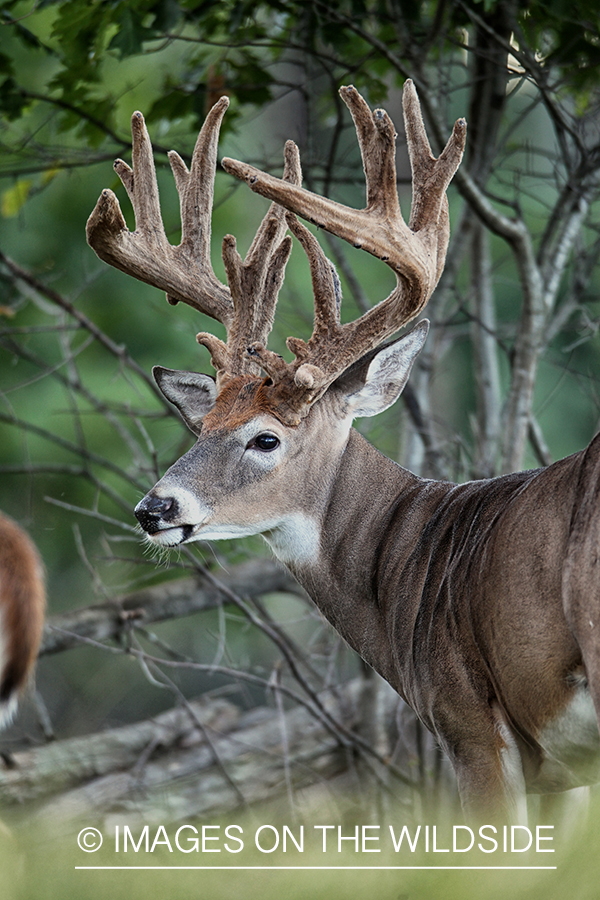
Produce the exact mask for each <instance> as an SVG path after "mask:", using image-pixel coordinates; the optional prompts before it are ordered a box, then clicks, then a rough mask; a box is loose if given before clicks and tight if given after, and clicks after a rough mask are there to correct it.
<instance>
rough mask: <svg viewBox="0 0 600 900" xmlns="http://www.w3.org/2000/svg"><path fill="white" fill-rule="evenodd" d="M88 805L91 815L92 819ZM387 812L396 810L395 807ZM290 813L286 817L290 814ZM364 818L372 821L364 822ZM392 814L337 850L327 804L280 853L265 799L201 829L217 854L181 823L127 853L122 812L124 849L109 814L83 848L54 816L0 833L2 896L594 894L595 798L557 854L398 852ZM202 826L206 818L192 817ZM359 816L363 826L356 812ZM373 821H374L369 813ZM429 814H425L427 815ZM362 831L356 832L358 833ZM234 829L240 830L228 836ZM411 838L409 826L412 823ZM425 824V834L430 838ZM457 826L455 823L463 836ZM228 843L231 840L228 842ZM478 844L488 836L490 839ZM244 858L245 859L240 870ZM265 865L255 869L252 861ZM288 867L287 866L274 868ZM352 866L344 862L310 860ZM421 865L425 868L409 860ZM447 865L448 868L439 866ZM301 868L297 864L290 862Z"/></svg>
mask: <svg viewBox="0 0 600 900" xmlns="http://www.w3.org/2000/svg"><path fill="white" fill-rule="evenodd" d="M93 818H94V817H93V814H91V815H90V818H89V821H90V823H91V822H93ZM392 819H393V817H392ZM287 821H288V822H290V820H287ZM365 821H368V820H365ZM390 821H391V820H389V819H388V820H386V821H385V822H381V824H380V828H379V830H376V829H371V830H370V831H367V832H366V834H367V835H368V836H370V837H372V836H379V841H378V842H377V841H375V842H371V843H368V844H366V845H365V846H368V847H370V848H377V847H379V848H381V851H382V852H380V853H363V852H360V851H359V852H355V849H354V846H353V842H349V841H346V842H344V843H343V845H342V846H343V847H344V849H343V851H342V853H339V852H338V848H337V832H336V830H331V831H329V832H327V835H328V846H327V850H326V852H323V847H322V831H320V830H317V829H315V828H314V825H315V824H326V823H329V824H331V823H335V824H336V828H337V822H336V819H335V814H332V812H331V811H329V812H327V811H326V810H325V809H324V810H322V811H321V812H320V813H319V812H313V813H311V815H310V818H307V819H306V820H305V824H304V849H303V852H299V851H298V850H297V849H296V847H295V846H294V844H293V843H292V842H291V841H289V840H288V845H287V851H286V852H285V853H283V852H282V846H281V843H282V842H281V841H280V847H279V848H278V849H277V850H275V851H274V852H272V853H266V852H260V851H259V850H258V849H257V848H256V847H255V845H254V836H255V833H256V831H257V829H258V828H259V826H260V825H264V824H273V825H274V826H276V827H277V829H278V833H279V834H280V835H282V834H283V825H284V824H285V822H286V820H285V819H281V818H280V817H278V815H277V814H276V813H272V811H271V814H270V811H269V809H261V810H260V813H258V812H257V811H253V812H252V813H250V814H243V815H242V814H239V815H236V814H231V815H230V816H229V817H228V818H227V819H226V820H223V821H222V822H221V823H220V830H219V829H218V828H215V827H213V828H212V830H210V831H207V835H208V836H209V837H217V838H218V840H216V841H214V842H211V843H209V842H207V844H206V846H207V847H211V848H220V850H221V852H220V853H209V852H204V853H202V852H195V851H194V852H191V853H184V852H181V850H178V849H177V847H176V846H175V833H176V831H177V826H166V828H165V831H164V832H160V833H159V834H158V837H159V840H162V841H163V843H162V844H160V843H157V846H156V848H155V849H154V852H145V848H144V844H143V842H142V845H141V846H140V849H139V851H138V852H135V851H134V850H133V849H132V847H131V845H129V847H128V852H127V853H125V852H123V837H122V835H123V823H126V822H127V816H126V815H123V816H122V817H120V823H121V829H120V832H119V834H120V852H119V853H117V852H115V840H114V834H115V826H114V824H102V823H96V824H97V825H98V826H99V827H100V829H101V831H102V832H103V835H104V844H103V846H102V848H101V849H100V850H99V851H98V852H95V853H85V852H83V851H82V850H80V849H79V847H78V845H77V834H78V832H79V830H80V828H81V827H82V824H83V823H80V824H79V825H77V826H64V825H61V823H59V822H57V823H55V825H54V826H53V827H52V828H51V829H49V830H42V829H41V828H39V827H38V828H35V827H33V826H31V825H29V826H22V825H20V826H18V827H15V829H14V830H13V831H12V833H11V834H2V836H0V897H1V898H2V900H38V898H40V900H41V898H44V900H46V898H48V900H55V898H56V900H70V898H73V900H74V898H77V900H88V898H89V900H92V898H94V900H95V898H103V900H104V898H110V900H137V898H140V900H142V898H144V900H152V898H164V900H178V898H186V900H187V898H192V897H194V898H195V897H202V898H204V897H206V898H211V900H212V898H218V900H221V898H223V900H226V898H232V900H233V898H236V900H237V898H240V897H241V898H244V900H247V898H248V900H252V898H258V900H270V898H273V900H275V898H277V900H279V898H282V897H283V898H285V900H295V898H298V900H300V898H302V900H306V898H321V897H323V898H327V900H336V898H346V897H352V898H363V897H364V898H368V900H370V898H371V897H375V896H376V897H377V900H418V898H423V900H425V898H427V900H438V898H440V900H471V898H472V900H481V898H485V900H507V897H508V898H510V900H538V898H540V900H554V898H556V900H559V898H564V897H569V898H576V900H587V898H589V900H596V898H597V897H598V895H599V885H600V854H599V853H598V849H599V846H600V827H599V825H600V805H598V804H596V805H595V807H594V808H593V809H592V810H591V812H590V814H589V816H588V818H587V820H586V821H584V820H583V818H582V817H581V816H580V818H579V820H578V821H575V823H573V822H572V823H571V824H569V825H566V824H563V825H558V824H557V825H556V826H555V829H554V841H553V844H551V845H550V846H554V847H555V852H554V853H539V854H538V853H529V854H527V853H512V854H511V853H504V852H503V851H502V846H501V845H500V847H499V849H498V850H497V851H496V852H494V853H491V854H484V853H482V852H480V851H478V850H476V849H475V850H473V851H471V852H468V853H453V852H449V853H433V852H431V849H432V848H431V840H430V850H429V852H427V853H426V852H424V848H423V847H422V848H421V851H420V852H419V851H417V852H415V853H412V852H411V851H410V850H409V849H408V847H407V846H406V844H405V845H403V848H402V849H401V850H400V851H399V852H398V853H394V852H393V848H392V846H391V839H390V837H389V827H388V826H389V824H390ZM233 823H236V824H238V825H240V826H241V827H242V828H243V834H242V838H243V841H244V847H243V849H242V850H241V851H240V852H238V853H233V852H228V851H227V849H226V848H225V843H226V842H227V839H226V837H225V835H224V829H225V826H226V825H228V824H233ZM194 824H195V827H197V829H198V830H199V831H200V830H201V827H202V824H205V825H212V826H215V825H216V824H217V823H216V822H215V820H212V821H211V822H210V823H208V822H205V823H198V822H196V823H194ZM359 824H361V823H360V822H359ZM371 824H372V823H371ZM392 824H393V826H394V828H395V830H396V833H398V832H399V830H400V828H401V827H402V824H404V823H403V821H402V818H401V817H400V816H399V817H398V818H397V820H396V821H395V822H393V821H392ZM431 824H432V823H431ZM157 828H158V826H157V825H151V826H149V841H150V846H151V844H152V841H153V839H154V838H155V837H156V835H157ZM289 828H290V830H291V831H292V833H293V834H294V836H295V837H296V839H297V841H299V837H300V826H299V825H298V824H290V825H289ZM342 833H343V834H344V835H351V834H353V833H354V824H352V825H349V824H347V823H345V824H344V826H343V832H342ZM359 833H360V832H359ZM165 834H166V835H167V837H168V839H169V841H170V842H171V844H172V846H173V852H170V851H169V849H168V847H167V846H166V845H165V843H164V836H165ZM231 834H233V835H237V836H239V834H240V833H239V832H237V831H236V832H230V835H231ZM411 834H412V835H413V836H414V828H411ZM431 835H432V832H431V827H430V839H431ZM190 836H193V832H191V831H190V830H187V831H185V832H183V833H182V836H181V839H180V844H181V845H182V846H184V847H185V846H188V847H189V846H192V845H190V844H186V843H185V838H188V837H190ZM464 836H465V832H462V833H461V837H464ZM262 837H263V847H264V849H268V848H269V847H271V846H272V843H273V838H274V832H273V831H272V830H271V829H265V830H264V831H263V832H262ZM449 844H451V830H450V827H449V826H448V827H445V826H442V825H440V826H439V828H438V843H437V847H438V848H440V847H447V846H449ZM228 846H229V847H230V848H233V849H237V848H238V847H239V843H236V842H235V841H233V840H230V841H229V842H228ZM486 846H488V847H489V846H490V845H489V844H488V845H486ZM80 866H129V867H130V868H128V869H124V870H123V869H120V870H109V869H105V870H93V869H81V868H77V867H80ZM133 866H152V867H155V868H153V869H150V870H141V869H134V868H132V867H133ZM159 866H166V867H174V866H209V867H216V866H224V867H226V868H225V869H217V868H213V869H212V870H211V869H195V870H187V871H186V870H182V869H175V868H168V869H159V868H157V867H159ZM242 866H245V867H250V868H241V867H242ZM257 866H260V867H265V868H261V869H258V868H251V867H257ZM280 866H286V867H289V868H288V870H287V871H283V870H281V869H278V868H276V867H280ZM315 866H318V867H325V866H330V867H341V866H347V867H354V868H348V869H346V870H341V869H326V868H320V869H319V870H314V869H312V868H311V867H315ZM359 866H362V867H365V866H369V867H375V866H377V867H385V866H395V867H398V866H403V867H407V868H402V869H398V868H396V869H393V870H389V869H388V870H386V869H383V868H381V869H372V870H365V869H359V868H356V867H359ZM411 866H412V867H417V866H425V867H431V868H428V869H416V868H408V867H411ZM442 866H445V867H446V866H454V867H455V868H454V870H448V869H447V868H441V867H442ZM458 866H472V867H475V866H487V867H488V868H487V870H483V871H481V870H478V869H476V868H471V869H459V868H457V867H458ZM492 866H498V867H499V866H519V867H521V868H519V869H518V870H516V871H511V870H508V869H500V870H499V869H496V870H495V869H492V868H491V867H492ZM526 866H553V867H554V866H555V867H556V868H552V869H549V870H541V869H538V870H533V869H527V868H525V867H526ZM291 867H301V868H291Z"/></svg>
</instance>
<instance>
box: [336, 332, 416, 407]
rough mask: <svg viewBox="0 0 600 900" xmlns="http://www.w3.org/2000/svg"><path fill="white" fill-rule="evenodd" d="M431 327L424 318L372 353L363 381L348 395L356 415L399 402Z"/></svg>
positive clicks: (349, 402)
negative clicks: (410, 329)
mask: <svg viewBox="0 0 600 900" xmlns="http://www.w3.org/2000/svg"><path fill="white" fill-rule="evenodd" d="M428 331H429V322H428V321H427V319H423V321H422V322H419V324H418V325H417V326H416V327H415V328H413V330H412V331H410V332H409V333H408V334H405V335H403V336H402V337H401V338H398V340H396V341H393V342H392V343H390V344H386V345H385V346H384V347H382V348H381V349H380V350H377V351H376V352H375V353H373V354H369V356H370V362H369V364H368V368H367V369H366V373H365V375H364V376H363V378H362V379H361V381H362V385H361V386H360V387H358V389H357V390H355V391H353V392H352V393H348V395H347V397H346V399H347V402H348V407H349V412H350V413H351V415H352V417H353V418H358V417H359V416H376V415H377V413H380V412H383V410H384V409H387V408H388V407H389V406H391V405H392V404H393V403H395V402H396V400H397V399H398V397H399V396H400V394H401V393H402V391H403V390H404V386H405V384H406V382H407V381H408V376H409V375H410V370H411V369H412V365H413V363H414V361H415V359H416V358H417V355H418V354H419V352H420V351H421V349H422V347H423V344H424V343H425V339H426V337H427V333H428ZM363 371H364V368H363Z"/></svg>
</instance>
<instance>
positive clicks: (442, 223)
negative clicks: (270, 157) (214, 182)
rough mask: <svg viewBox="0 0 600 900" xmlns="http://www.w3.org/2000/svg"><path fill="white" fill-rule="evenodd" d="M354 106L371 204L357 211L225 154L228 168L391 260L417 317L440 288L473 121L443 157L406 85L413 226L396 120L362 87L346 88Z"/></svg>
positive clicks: (458, 130) (461, 123) (459, 125)
mask: <svg viewBox="0 0 600 900" xmlns="http://www.w3.org/2000/svg"><path fill="white" fill-rule="evenodd" d="M340 94H341V97H342V99H343V100H344V102H345V104H346V106H347V107H348V109H349V110H350V113H351V115H352V118H353V120H354V124H355V127H356V133H357V137H358V141H359V144H360V150H361V155H362V160H363V167H364V170H365V177H366V183H367V206H366V207H365V209H363V210H355V209H350V208H349V207H346V206H343V205H342V204H340V203H336V202H335V201H334V200H330V199H328V198H326V197H320V196H318V195H317V194H313V193H311V192H310V191H307V190H305V189H304V188H301V187H297V186H293V185H290V184H284V183H283V182H282V180H281V179H279V178H274V177H273V176H271V175H268V174H266V173H264V172H261V171H260V170H259V169H256V168H255V167H254V166H250V165H248V164H246V163H242V162H239V161H238V160H233V159H228V158H225V159H223V161H222V165H223V168H224V169H225V170H226V171H227V172H230V173H231V174H232V175H235V176H236V177H237V178H240V179H242V180H244V181H246V183H247V184H248V185H249V187H250V188H251V189H252V190H253V191H255V192H256V193H258V194H262V196H263V197H267V198H268V199H269V200H273V201H275V202H276V203H279V204H281V205H282V206H285V207H286V209H288V210H290V211H291V212H294V213H297V214H298V215H300V216H302V218H304V219H307V220H308V221H309V222H311V223H313V224H314V225H317V226H318V227H319V228H324V229H325V230H326V231H329V232H331V233H332V234H335V235H337V236H338V237H341V238H343V239H344V240H346V241H348V242H349V243H351V244H352V245H353V246H355V247H360V248H361V249H363V250H366V251H367V252H368V253H371V254H372V255H373V256H376V257H377V258H378V259H381V260H382V261H383V262H385V263H387V265H389V266H390V267H391V268H392V269H393V270H394V272H395V273H396V275H397V276H399V277H400V278H402V279H403V280H404V281H405V283H406V284H407V286H408V289H409V294H410V300H409V303H410V308H409V309H407V310H406V312H407V314H408V318H413V317H414V316H415V315H417V314H418V313H419V312H420V310H421V309H422V308H423V306H424V305H425V304H426V303H427V300H428V299H429V297H430V296H431V294H432V293H433V290H434V288H435V285H436V284H437V281H438V279H439V277H440V275H441V272H442V269H443V266H444V260H445V254H446V250H447V247H448V239H449V226H448V208H447V201H446V189H447V187H448V185H449V183H450V181H451V180H452V177H453V176H454V173H455V172H456V170H457V168H458V166H459V164H460V161H461V159H462V154H463V151H464V146H465V139H466V122H465V120H464V119H459V120H458V121H457V122H456V124H455V126H454V129H453V132H452V135H451V136H450V139H449V140H448V143H447V144H446V147H445V148H444V150H443V152H442V153H441V154H440V156H439V157H438V159H435V157H434V156H433V154H432V152H431V147H430V145H429V141H428V139H427V134H426V132H425V126H424V124H423V119H422V117H421V110H420V106H419V101H418V98H417V93H416V90H415V87H414V85H413V83H412V81H410V80H408V81H407V82H406V83H405V86H404V93H403V109H404V123H405V128H406V135H407V140H408V149H409V155H410V162H411V168H412V176H413V200H412V207H411V216H410V220H409V223H408V225H407V224H406V223H405V221H404V219H403V217H402V213H401V211H400V204H399V202H398V193H397V189H396V164H395V139H396V132H395V129H394V124H393V122H392V120H391V119H390V117H389V116H388V114H387V113H386V112H385V111H384V110H382V109H377V110H375V111H374V112H371V110H370V109H369V107H368V105H367V103H366V102H365V101H364V100H363V98H362V97H361V96H360V94H359V93H358V91H357V90H356V89H355V88H354V87H343V88H341V90H340Z"/></svg>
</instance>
